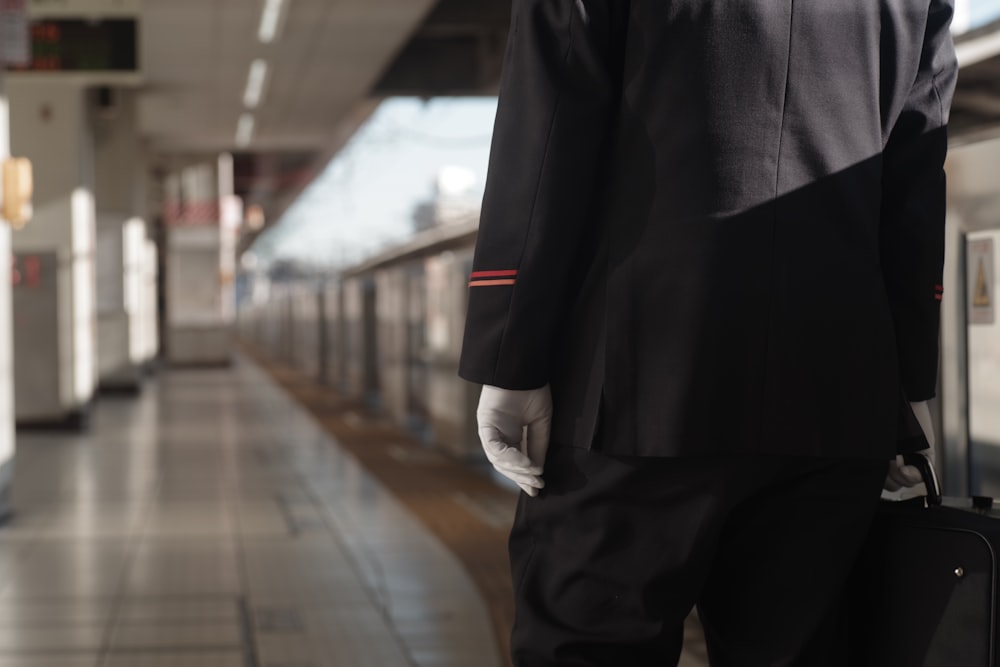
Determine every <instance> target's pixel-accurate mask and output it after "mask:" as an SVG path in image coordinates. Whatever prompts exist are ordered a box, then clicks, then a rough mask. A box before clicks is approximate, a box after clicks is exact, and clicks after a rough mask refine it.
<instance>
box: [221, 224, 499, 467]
mask: <svg viewBox="0 0 1000 667" xmlns="http://www.w3.org/2000/svg"><path fill="white" fill-rule="evenodd" d="M477 227H478V221H472V222H468V223H463V224H458V225H447V226H443V227H436V228H432V229H429V230H427V231H424V232H421V233H419V234H417V235H416V236H415V237H414V238H413V239H412V240H411V241H410V242H409V243H407V244H406V245H403V246H401V247H397V248H395V249H393V250H391V251H389V252H386V253H383V254H381V255H379V256H377V257H374V258H372V259H370V260H369V261H366V262H365V263H364V264H362V265H360V266H357V267H354V268H352V269H349V270H347V271H345V272H343V273H340V274H339V275H336V276H331V277H326V278H309V279H299V280H283V281H280V282H266V281H265V282H264V284H259V283H258V284H257V285H256V286H255V287H254V289H253V290H252V292H253V295H252V296H251V297H250V298H249V299H246V303H244V304H243V305H242V306H241V308H240V310H239V331H240V335H241V336H242V337H243V338H244V339H246V340H248V341H250V342H251V343H253V344H254V345H256V346H257V347H258V348H259V349H261V350H262V351H263V352H264V353H266V354H267V355H269V356H270V357H272V358H273V359H275V360H278V361H281V362H284V363H287V364H289V365H292V366H294V367H296V368H297V369H298V370H300V371H302V372H304V373H306V374H308V375H309V376H311V377H313V378H316V379H317V380H318V381H319V382H321V383H323V384H326V385H329V386H332V387H334V388H336V389H338V390H339V391H341V392H342V393H344V394H345V395H347V396H351V397H355V398H358V399H361V400H363V401H364V403H365V405H366V406H367V407H368V408H369V409H370V410H372V411H375V412H377V413H379V414H381V415H384V416H386V417H388V418H389V419H391V420H392V421H393V422H394V423H396V424H398V425H399V426H401V427H403V428H405V429H407V430H408V431H410V432H411V433H413V434H414V435H416V436H417V437H418V438H420V439H421V440H422V441H424V442H425V443H427V444H429V445H432V446H434V447H437V448H440V449H441V450H443V451H445V452H447V453H448V454H450V455H452V456H454V457H456V458H458V459H461V460H463V461H468V462H475V461H480V460H482V459H483V455H482V450H481V449H480V446H479V439H478V436H477V434H476V424H475V409H476V404H477V402H478V400H479V387H478V386H475V385H473V384H470V383H468V382H465V381H464V380H461V379H460V378H459V377H458V375H457V373H458V359H459V354H460V352H461V344H462V333H463V328H464V322H465V310H466V301H467V291H468V276H469V273H470V271H471V270H472V253H473V244H474V242H475V237H476V229H477ZM257 280H261V279H260V278H258V279H257Z"/></svg>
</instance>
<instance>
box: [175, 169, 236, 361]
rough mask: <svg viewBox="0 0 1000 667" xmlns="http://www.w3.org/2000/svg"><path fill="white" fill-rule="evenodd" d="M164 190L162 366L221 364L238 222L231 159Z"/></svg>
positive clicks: (231, 306) (228, 345) (181, 176)
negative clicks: (164, 315) (164, 337)
mask: <svg viewBox="0 0 1000 667" xmlns="http://www.w3.org/2000/svg"><path fill="white" fill-rule="evenodd" d="M165 190H166V210H165V211H164V220H165V221H166V224H167V227H168V229H167V259H166V262H167V266H166V272H167V273H166V278H167V294H166V298H167V322H166V325H167V326H166V340H165V341H164V344H165V348H166V353H167V360H168V361H170V362H171V363H173V364H182V365H222V364H228V363H229V362H230V359H231V353H232V333H233V332H232V329H233V325H234V323H235V315H236V308H235V292H234V290H235V281H234V276H235V262H236V255H235V253H236V234H237V232H238V229H239V225H240V222H241V220H242V210H240V206H239V202H238V200H237V199H236V198H235V197H234V195H233V161H232V157H231V156H229V155H223V156H220V157H219V159H218V160H217V161H215V162H205V163H201V164H196V165H192V166H189V167H186V168H184V169H182V170H180V171H179V172H175V173H174V174H172V175H171V176H169V177H168V179H167V183H166V187H165Z"/></svg>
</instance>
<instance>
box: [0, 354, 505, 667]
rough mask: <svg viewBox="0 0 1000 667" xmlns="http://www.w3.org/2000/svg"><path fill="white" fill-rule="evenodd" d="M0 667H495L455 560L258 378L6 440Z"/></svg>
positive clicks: (181, 377) (212, 383)
mask: <svg viewBox="0 0 1000 667" xmlns="http://www.w3.org/2000/svg"><path fill="white" fill-rule="evenodd" d="M15 504H16V506H17V508H18V512H17V514H16V516H15V518H14V519H13V520H12V521H10V522H9V523H8V524H7V525H5V526H3V527H2V528H0V667H15V666H16V667H22V666H23V667H333V666H338V667H341V666H343V667H348V666H349V667H397V666H399V667H417V666H419V667H500V661H499V658H498V654H497V650H496V641H495V638H494V636H493V633H492V631H491V626H490V622H489V618H488V613H487V610H486V609H485V608H484V605H483V602H482V600H481V598H480V596H479V595H478V594H477V592H476V590H475V588H474V587H473V585H472V583H471V582H470V580H469V579H468V577H467V576H466V575H465V573H464V570H463V569H462V567H461V566H460V565H459V564H458V562H457V561H456V560H455V558H454V557H453V556H452V555H451V553H450V552H448V551H447V550H446V549H444V548H443V547H442V546H441V545H440V543H439V542H438V541H437V540H435V539H434V538H432V537H431V536H430V534H429V533H428V532H427V531H426V530H425V529H424V528H423V527H422V526H421V525H420V524H419V523H418V522H416V521H414V520H413V519H412V517H411V515H410V514H409V513H408V512H407V511H406V510H405V509H404V508H403V507H401V506H400V505H399V504H398V503H397V501H396V500H394V499H393V498H392V497H391V496H389V495H388V494H387V493H386V492H385V491H384V490H383V488H382V487H381V486H380V485H379V484H378V483H377V482H376V481H375V480H374V479H373V478H372V477H371V476H369V474H368V473H366V472H365V471H364V470H362V469H361V468H360V467H359V465H358V464H357V463H356V462H355V460H354V459H353V458H351V457H349V456H347V455H346V454H344V453H343V451H342V450H341V449H340V448H339V447H337V446H336V445H335V444H334V443H333V442H332V441H331V440H330V438H329V436H327V435H325V434H324V433H323V432H322V431H321V430H320V428H319V427H318V426H317V425H316V423H315V422H313V421H312V420H311V419H310V418H309V417H307V416H306V415H305V413H304V412H303V411H302V410H301V409H300V408H299V407H298V406H297V405H295V404H294V403H293V402H292V401H291V400H289V399H288V398H287V396H286V395H285V394H284V393H282V392H281V391H280V390H279V389H278V388H277V387H276V386H275V385H274V384H273V383H272V382H271V380H269V379H268V378H267V377H265V375H264V374H263V373H262V372H261V371H260V370H258V369H257V368H256V367H255V366H252V365H250V364H248V363H245V362H240V363H238V364H237V365H236V366H235V368H234V369H231V370H208V371H206V370H198V371H169V372H164V373H163V374H161V375H160V376H159V377H158V378H157V379H155V380H153V381H151V382H149V383H148V384H147V385H146V387H145V389H144V391H143V393H142V394H141V395H140V396H139V397H138V398H131V397H112V398H102V399H101V400H100V401H99V402H98V403H97V405H96V409H95V412H94V419H93V428H92V429H91V431H90V432H89V433H87V434H83V435H66V434H43V433H22V434H19V438H18V454H17V476H16V489H15Z"/></svg>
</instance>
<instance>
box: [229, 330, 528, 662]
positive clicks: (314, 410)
mask: <svg viewBox="0 0 1000 667" xmlns="http://www.w3.org/2000/svg"><path fill="white" fill-rule="evenodd" d="M243 351H244V353H245V354H247V356H249V357H250V358H251V359H253V360H254V361H255V362H256V363H258V364H259V365H260V366H261V367H262V368H264V369H265V370H266V371H267V372H268V373H269V374H270V375H271V377H272V378H273V379H274V380H275V381H276V382H277V383H278V384H279V385H281V386H282V387H283V388H284V389H285V391H287V392H288V393H289V394H290V395H292V396H293V397H294V398H295V399H296V400H297V401H298V402H299V403H300V404H301V405H302V406H303V407H304V408H305V409H307V410H308V411H309V412H310V413H311V414H312V415H313V417H314V418H315V419H316V420H317V421H318V422H319V423H320V424H322V426H323V428H324V429H325V430H326V431H327V432H329V433H330V434H331V435H332V436H333V437H334V438H336V439H337V442H338V443H339V444H340V445H341V446H342V447H344V449H346V450H347V451H349V452H351V454H353V455H354V456H355V457H356V458H357V459H358V461H359V462H360V463H361V464H362V465H363V466H365V468H367V470H368V471H369V472H370V473H371V474H372V475H374V476H375V477H376V478H377V479H378V480H379V481H380V482H381V483H382V484H383V485H384V486H385V487H386V488H387V489H388V490H389V491H390V492H391V493H392V494H393V495H395V496H396V497H397V498H398V499H399V500H400V502H402V503H403V504H404V505H406V507H407V508H408V509H409V510H410V511H411V512H413V514H414V515H415V516H416V517H417V518H419V519H420V521H421V522H422V523H423V524H424V525H425V526H426V527H427V528H428V529H429V530H430V531H431V532H432V533H433V534H434V535H435V536H436V537H437V538H438V539H439V540H441V542H442V543H443V544H444V545H445V546H446V547H448V548H449V549H450V550H451V551H452V552H453V553H454V554H455V555H456V556H457V557H458V559H459V560H460V561H461V562H462V564H463V565H464V566H465V568H466V570H467V571H468V573H469V576H470V577H471V578H472V580H473V581H474V582H475V584H476V586H477V587H478V589H479V591H480V593H481V594H482V596H483V599H484V601H485V603H486V606H487V607H488V609H489V610H490V617H491V620H492V622H493V628H494V631H495V634H496V638H497V645H498V647H499V650H500V653H501V656H502V657H503V661H504V664H505V665H509V664H510V649H509V646H508V641H507V640H508V637H509V636H510V629H511V623H512V621H513V618H514V606H513V594H512V592H511V580H510V570H509V568H508V564H507V533H508V531H509V526H502V527H497V526H494V525H491V524H490V523H488V522H487V521H485V520H484V519H483V518H481V517H479V516H477V515H476V514H475V513H474V512H473V511H471V510H470V509H468V508H467V507H466V506H463V504H461V502H460V501H459V500H458V499H461V498H475V499H477V500H478V501H481V502H483V503H486V504H488V505H494V504H500V503H509V504H510V506H511V508H513V505H514V503H515V502H516V500H517V496H516V494H514V493H513V492H511V491H507V490H505V489H503V488H501V487H499V486H497V485H496V483H494V482H493V481H492V480H490V479H489V478H488V477H487V476H485V475H483V474H481V473H479V472H476V471H475V470H472V469H470V468H468V466H466V465H464V464H462V463H459V462H457V461H452V460H449V459H447V458H446V457H440V459H439V458H435V459H434V460H433V463H432V464H428V463H427V460H426V458H425V457H412V458H410V457H406V456H400V455H399V448H400V447H413V448H414V450H421V451H426V450H425V449H424V448H423V447H421V446H420V444H419V443H417V441H416V440H415V439H413V438H412V436H410V435H408V434H407V433H405V432H404V431H402V430H401V429H399V428H397V427H395V426H393V425H391V424H388V423H385V422H383V421H377V420H373V419H361V420H358V416H359V415H362V416H363V415H364V410H363V408H362V406H361V405H360V402H359V401H357V400H352V399H347V398H345V397H344V396H343V395H341V394H340V393H338V392H337V391H335V390H333V389H331V388H329V387H324V386H322V385H321V384H319V383H318V382H316V381H315V380H313V379H311V378H309V377H308V376H306V375H305V374H303V373H301V372H299V371H296V370H294V369H291V368H289V367H288V366H284V365H282V364H278V363H275V362H273V361H270V360H269V359H268V358H267V357H265V356H264V355H263V354H261V353H260V351H259V350H257V349H255V348H254V347H253V346H251V345H248V344H246V343H244V344H243ZM345 418H346V419H345ZM415 468H418V470H415ZM511 511H512V512H513V509H512V510H511Z"/></svg>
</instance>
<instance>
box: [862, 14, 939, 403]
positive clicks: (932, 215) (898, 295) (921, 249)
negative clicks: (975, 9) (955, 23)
mask: <svg viewBox="0 0 1000 667" xmlns="http://www.w3.org/2000/svg"><path fill="white" fill-rule="evenodd" d="M951 16H952V4H951V0H931V2H930V10H929V14H928V18H927V23H926V30H925V34H924V39H923V47H922V49H921V54H920V65H919V69H918V70H917V75H916V78H915V80H914V82H913V85H912V86H911V87H910V90H909V94H908V96H907V98H906V100H905V102H904V105H903V107H902V110H901V112H900V114H899V116H898V118H897V120H896V122H895V124H894V125H893V128H892V131H891V133H890V135H889V139H888V142H887V144H886V148H885V151H884V153H883V172H882V179H883V188H882V197H883V199H882V226H881V230H880V236H881V238H880V244H881V261H882V273H883V278H884V281H885V285H886V291H887V293H888V296H889V303H890V308H891V310H892V317H893V322H894V325H895V331H896V345H897V353H898V357H899V371H900V379H901V383H902V388H903V391H904V392H905V393H906V397H907V398H908V399H909V400H911V401H922V400H926V399H929V398H932V397H933V396H934V394H935V387H936V383H937V370H938V334H939V328H940V310H941V308H940V305H941V299H942V296H943V292H944V288H943V287H942V276H943V266H944V226H945V174H944V161H945V155H946V153H947V150H948V139H947V124H948V110H949V108H950V106H951V99H952V94H953V93H954V90H955V80H956V77H957V74H958V64H957V61H956V59H955V49H954V45H953V43H952V39H951V33H950V30H949V26H950V23H951Z"/></svg>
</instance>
